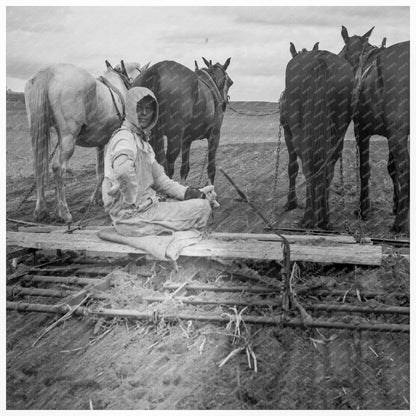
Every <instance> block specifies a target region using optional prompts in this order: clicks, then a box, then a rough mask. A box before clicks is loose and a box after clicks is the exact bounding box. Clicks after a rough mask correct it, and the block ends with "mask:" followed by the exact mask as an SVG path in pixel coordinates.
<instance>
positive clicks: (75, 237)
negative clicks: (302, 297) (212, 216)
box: [6, 231, 382, 265]
mask: <svg viewBox="0 0 416 416" xmlns="http://www.w3.org/2000/svg"><path fill="white" fill-rule="evenodd" d="M155 238H157V237H155ZM6 242H7V245H15V246H20V247H34V248H37V249H46V250H58V249H60V250H78V251H87V252H95V253H96V252H106V253H107V254H108V253H115V254H119V253H123V254H126V255H127V254H128V253H133V254H144V252H143V251H142V250H139V249H136V248H133V247H130V246H126V245H122V244H116V243H111V242H108V241H103V240H101V239H100V238H99V237H98V236H97V235H96V234H93V233H92V234H85V233H81V234H76V233H74V234H61V233H50V234H37V233H24V232H12V231H10V232H7V238H6ZM381 255H382V248H381V247H380V246H372V245H358V244H343V245H338V246H336V245H334V246H317V245H312V246H311V245H301V244H291V260H292V261H310V262H317V263H348V264H362V265H380V264H381V258H382V257H381ZM181 256H189V257H222V258H247V259H261V260H277V261H281V260H283V250H282V247H281V243H280V242H279V241H258V240H242V241H240V240H239V239H238V234H235V239H234V240H232V241H226V240H218V239H205V240H201V241H199V242H198V243H196V244H195V245H192V246H189V247H186V248H184V249H183V250H182V252H181Z"/></svg>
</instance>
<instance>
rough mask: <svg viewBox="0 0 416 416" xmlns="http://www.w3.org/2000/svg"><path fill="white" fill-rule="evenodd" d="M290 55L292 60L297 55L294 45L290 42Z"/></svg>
mask: <svg viewBox="0 0 416 416" xmlns="http://www.w3.org/2000/svg"><path fill="white" fill-rule="evenodd" d="M290 53H291V55H292V58H294V57H295V56H296V55H297V54H298V52H297V51H296V48H295V45H294V44H293V43H292V42H290Z"/></svg>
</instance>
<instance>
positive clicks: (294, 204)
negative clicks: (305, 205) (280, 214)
mask: <svg viewBox="0 0 416 416" xmlns="http://www.w3.org/2000/svg"><path fill="white" fill-rule="evenodd" d="M297 207H298V204H297V202H290V203H289V202H288V203H287V204H286V205H285V206H284V207H283V209H284V210H285V211H292V210H293V209H296V208H297Z"/></svg>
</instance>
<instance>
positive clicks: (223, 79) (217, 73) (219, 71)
mask: <svg viewBox="0 0 416 416" xmlns="http://www.w3.org/2000/svg"><path fill="white" fill-rule="evenodd" d="M202 59H203V61H204V62H205V65H206V66H207V68H206V69H205V71H206V72H208V73H209V75H210V76H211V78H212V79H213V81H214V83H215V85H216V86H217V88H218V90H219V91H220V93H221V96H222V98H223V100H224V102H225V103H227V102H228V90H229V89H230V87H231V85H233V83H234V82H233V80H232V79H231V78H230V76H229V75H228V74H227V72H226V71H227V68H228V66H229V65H230V62H231V58H228V59H227V60H226V61H225V62H224V64H223V65H222V64H220V63H219V62H217V63H216V64H214V65H213V64H212V61H211V60H209V61H208V60H206V59H205V58H204V57H203V58H202ZM224 109H225V106H224Z"/></svg>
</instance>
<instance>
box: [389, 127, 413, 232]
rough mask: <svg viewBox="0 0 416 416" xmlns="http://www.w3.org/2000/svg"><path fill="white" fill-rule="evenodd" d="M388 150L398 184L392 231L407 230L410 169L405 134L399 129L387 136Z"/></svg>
mask: <svg viewBox="0 0 416 416" xmlns="http://www.w3.org/2000/svg"><path fill="white" fill-rule="evenodd" d="M388 140H389V147H390V151H391V152H392V157H393V158H394V160H395V163H394V165H395V167H396V175H397V182H398V184H399V194H398V204H397V214H396V218H395V221H394V224H393V227H392V231H393V232H397V233H402V232H408V214H409V200H410V195H409V193H410V169H409V151H408V148H407V135H403V134H402V133H401V132H400V131H398V132H395V133H393V134H391V135H390V136H389V138H388Z"/></svg>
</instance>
